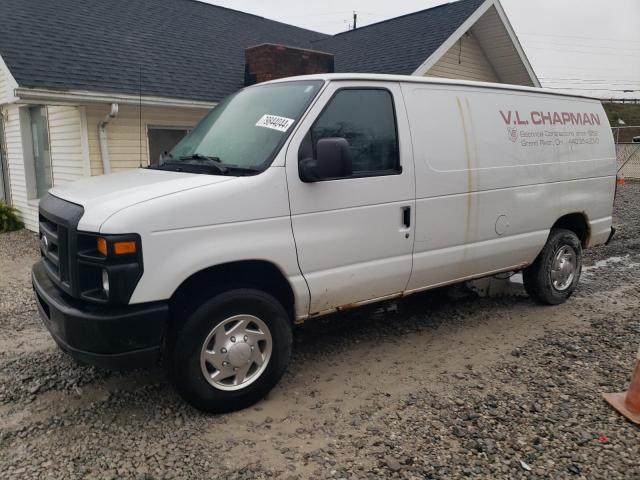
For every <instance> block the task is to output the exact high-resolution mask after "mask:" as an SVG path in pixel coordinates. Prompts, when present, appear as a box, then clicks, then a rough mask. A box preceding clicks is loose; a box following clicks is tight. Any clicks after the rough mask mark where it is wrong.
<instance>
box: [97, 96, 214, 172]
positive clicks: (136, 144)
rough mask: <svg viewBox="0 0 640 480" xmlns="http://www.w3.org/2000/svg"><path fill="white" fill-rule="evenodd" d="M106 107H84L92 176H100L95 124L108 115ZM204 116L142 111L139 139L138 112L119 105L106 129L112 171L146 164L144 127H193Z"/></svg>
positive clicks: (157, 109)
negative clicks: (115, 115) (116, 113)
mask: <svg viewBox="0 0 640 480" xmlns="http://www.w3.org/2000/svg"><path fill="white" fill-rule="evenodd" d="M109 109H110V106H109V105H90V106H88V107H87V133H88V140H89V158H90V159H91V174H92V175H101V174H102V173H103V172H102V159H101V157H100V144H99V143H98V124H99V123H100V122H101V121H102V120H103V119H104V118H105V116H106V115H107V114H108V113H109ZM206 113H207V110H205V109H196V108H167V107H142V135H141V134H140V110H139V108H138V107H137V106H135V105H120V108H119V111H118V116H117V117H116V118H114V119H112V120H111V122H110V123H109V125H108V126H107V137H108V147H109V159H110V163H111V171H112V172H117V171H121V170H126V169H128V168H137V167H139V166H140V164H142V165H145V166H146V165H147V164H148V153H147V148H148V143H147V136H146V127H147V126H160V125H165V126H171V127H193V126H195V124H196V123H198V121H199V120H200V119H201V118H202V117H203V116H204V115H205V114H206Z"/></svg>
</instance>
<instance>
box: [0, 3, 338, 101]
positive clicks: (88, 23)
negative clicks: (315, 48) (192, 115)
mask: <svg viewBox="0 0 640 480" xmlns="http://www.w3.org/2000/svg"><path fill="white" fill-rule="evenodd" d="M0 18H2V28H0V55H2V57H3V59H4V60H5V62H6V63H7V65H8V67H9V70H10V71H11V73H12V74H13V76H14V78H15V79H16V81H17V83H18V84H19V85H20V86H21V87H42V88H52V89H61V90H93V91H106V92H126V93H138V91H139V88H140V86H141V91H142V94H143V95H155V96H162V97H171V98H188V99H192V100H208V101H216V100H220V99H221V98H222V97H224V96H226V95H228V94H230V93H232V92H234V91H236V90H237V89H239V88H241V87H242V86H243V84H244V49H245V48H248V47H250V46H254V45H257V44H260V43H264V42H271V43H281V44H286V45H303V46H304V45H308V44H309V42H310V41H311V40H317V39H321V38H324V37H326V35H324V34H321V33H317V32H312V31H310V30H304V29H302V28H298V27H294V26H291V25H287V24H284V23H280V22H276V21H273V20H268V19H265V18H262V17H258V16H255V15H250V14H247V13H243V12H238V11H236V10H231V9H227V8H223V7H217V6H213V5H209V4H205V3H200V2H197V1H193V0H153V1H144V0H82V1H78V0H56V1H51V0H28V1H25V0H2V1H0ZM140 77H141V79H142V81H140Z"/></svg>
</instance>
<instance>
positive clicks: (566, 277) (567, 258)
mask: <svg viewBox="0 0 640 480" xmlns="http://www.w3.org/2000/svg"><path fill="white" fill-rule="evenodd" d="M577 264H578V262H577V256H576V252H575V251H574V250H573V248H571V247H570V246H568V245H564V246H562V247H560V248H559V249H558V251H557V252H556V254H555V255H554V257H553V263H552V265H551V283H552V284H553V287H554V288H555V289H556V290H558V291H564V290H566V289H568V288H569V287H570V286H571V284H572V283H573V279H574V278H575V276H576V269H577Z"/></svg>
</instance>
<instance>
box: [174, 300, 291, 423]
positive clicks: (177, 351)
mask: <svg viewBox="0 0 640 480" xmlns="http://www.w3.org/2000/svg"><path fill="white" fill-rule="evenodd" d="M235 315H253V316H255V317H257V318H259V319H260V320H262V321H263V322H264V323H265V324H266V325H267V327H268V329H269V332H270V334H271V338H272V349H271V357H270V358H269V360H268V362H267V366H266V367H265V369H264V371H263V372H262V373H261V374H260V375H259V376H258V377H257V378H256V379H255V380H254V381H253V382H252V383H250V384H248V385H247V386H246V387H245V388H242V389H240V390H234V391H225V390H220V389H218V388H216V387H214V386H212V385H211V384H210V383H209V382H208V381H207V380H206V378H205V377H204V374H203V372H202V368H201V364H200V354H201V351H202V347H203V345H204V342H205V340H206V339H207V336H208V335H209V333H210V332H211V331H212V330H213V329H214V328H215V327H216V326H217V325H219V324H220V322H222V321H223V320H225V319H227V318H230V317H232V316H235ZM172 344H173V345H172V348H171V352H168V357H169V358H168V359H167V360H169V362H170V365H168V370H169V372H170V376H171V380H172V382H173V384H174V385H175V387H176V389H177V390H178V393H179V394H180V395H181V396H182V397H183V398H184V399H185V400H186V401H187V402H189V403H190V404H191V405H193V406H194V407H195V408H197V409H198V410H202V411H204V412H210V413H225V412H231V411H235V410H241V409H243V408H246V407H248V406H250V405H252V404H254V403H256V402H257V401H259V400H261V399H262V398H264V397H265V395H266V394H267V393H268V392H269V391H270V390H271V389H272V388H273V387H274V386H275V385H276V383H278V381H279V380H280V378H281V377H282V375H283V373H284V372H285V370H286V368H287V365H288V363H289V359H290V357H291V344H292V336H291V321H290V319H289V316H288V315H287V312H286V311H285V309H284V308H283V306H282V305H281V304H280V303H279V302H278V301H277V300H276V299H275V298H274V297H272V296H271V295H269V294H267V293H265V292H262V291H260V290H254V289H244V288H243V289H235V290H229V291H226V292H224V293H220V294H218V295H216V296H215V297H213V298H211V299H210V300H207V301H205V302H204V303H202V304H201V305H200V306H199V307H198V308H196V309H195V310H193V312H192V313H191V314H190V315H189V316H188V318H187V319H186V321H185V323H184V324H183V326H182V328H180V329H179V331H178V332H177V333H176V338H175V341H174V342H172Z"/></svg>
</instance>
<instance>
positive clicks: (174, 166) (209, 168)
mask: <svg viewBox="0 0 640 480" xmlns="http://www.w3.org/2000/svg"><path fill="white" fill-rule="evenodd" d="M149 168H153V169H154V170H170V171H173V172H189V171H190V170H191V171H193V170H205V171H206V172H207V173H220V174H222V175H226V174H227V172H228V171H229V170H228V169H227V168H226V167H223V166H222V165H218V164H217V163H187V162H164V163H163V164H162V165H158V166H155V167H149Z"/></svg>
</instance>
